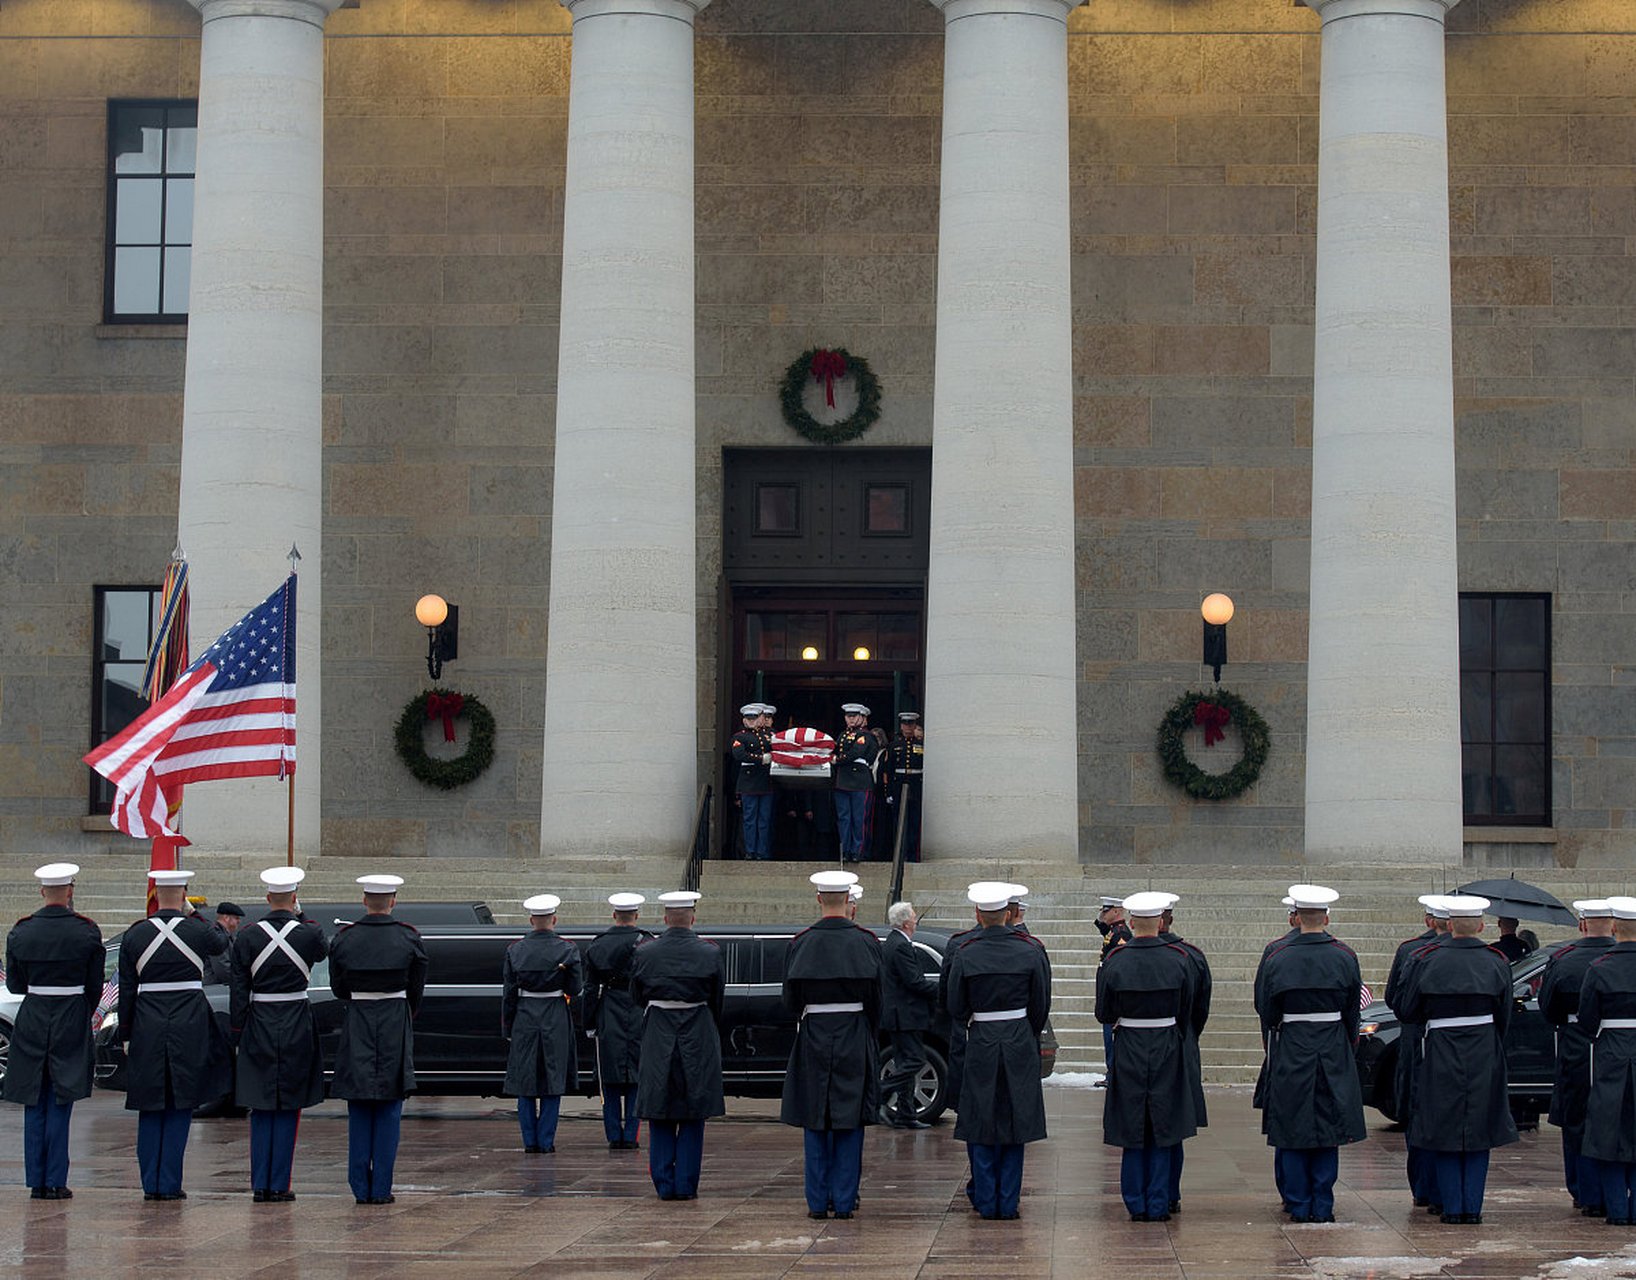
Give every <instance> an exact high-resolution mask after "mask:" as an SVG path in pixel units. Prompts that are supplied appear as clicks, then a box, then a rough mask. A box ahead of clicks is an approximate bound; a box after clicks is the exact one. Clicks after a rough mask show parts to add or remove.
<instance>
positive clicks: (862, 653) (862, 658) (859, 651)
mask: <svg viewBox="0 0 1636 1280" xmlns="http://www.w3.org/2000/svg"><path fill="white" fill-rule="evenodd" d="M852 660H853V661H854V662H868V661H869V650H868V649H865V648H864V647H863V646H862V645H861V644H860V645H859V646H858V647H857V648H856V649H854V650H853V651H852Z"/></svg>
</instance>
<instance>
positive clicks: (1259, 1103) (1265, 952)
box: [1250, 928, 1301, 1111]
mask: <svg viewBox="0 0 1636 1280" xmlns="http://www.w3.org/2000/svg"><path fill="white" fill-rule="evenodd" d="M1300 936H1301V931H1300V930H1299V929H1295V928H1292V929H1290V931H1289V932H1288V933H1286V934H1285V935H1284V936H1283V937H1281V938H1274V939H1273V940H1272V941H1271V942H1269V943H1268V944H1267V945H1266V946H1264V947H1262V948H1261V960H1260V962H1259V963H1258V964H1257V965H1256V969H1255V981H1254V983H1253V984H1252V986H1253V995H1252V998H1253V1000H1254V1001H1255V1002H1257V1003H1259V1002H1260V1000H1261V975H1262V972H1263V971H1264V970H1265V969H1266V967H1267V957H1268V956H1270V955H1271V954H1272V953H1273V952H1274V951H1275V950H1276V949H1277V948H1279V947H1281V946H1283V945H1284V944H1285V943H1286V942H1288V941H1289V940H1290V939H1291V938H1298V937H1300ZM1266 1101H1267V1037H1266V1036H1264V1035H1263V1036H1262V1037H1261V1069H1260V1070H1259V1071H1257V1072H1256V1073H1255V1088H1254V1090H1252V1091H1251V1093H1250V1105H1251V1106H1252V1107H1254V1108H1255V1109H1256V1110H1257V1111H1259V1110H1261V1108H1262V1107H1263V1106H1265V1105H1266Z"/></svg>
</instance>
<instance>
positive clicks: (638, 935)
mask: <svg viewBox="0 0 1636 1280" xmlns="http://www.w3.org/2000/svg"><path fill="white" fill-rule="evenodd" d="M652 936H653V935H652V934H651V933H649V932H648V931H647V930H645V929H639V928H637V927H636V926H635V925H633V924H616V925H615V926H614V927H613V928H611V929H608V930H606V931H604V932H602V933H599V934H597V936H596V937H594V938H592V939H591V941H590V942H588V943H587V944H586V946H585V953H584V954H585V1004H584V1006H583V1008H582V1009H581V1011H580V1012H581V1013H582V1014H583V1015H584V1022H585V1029H586V1030H587V1031H594V1032H595V1033H596V1065H597V1072H598V1078H599V1081H600V1083H601V1084H605V1085H608V1084H616V1085H632V1084H635V1083H636V1082H637V1078H638V1071H639V1069H640V1064H641V1060H642V1006H641V1005H639V1004H637V1003H636V1001H635V1000H633V999H631V961H632V959H633V958H634V956H635V955H636V948H637V946H638V945H640V944H641V943H642V942H644V941H646V940H647V939H648V938H651V937H652Z"/></svg>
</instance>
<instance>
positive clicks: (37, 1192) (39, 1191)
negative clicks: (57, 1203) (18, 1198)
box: [28, 1187, 56, 1200]
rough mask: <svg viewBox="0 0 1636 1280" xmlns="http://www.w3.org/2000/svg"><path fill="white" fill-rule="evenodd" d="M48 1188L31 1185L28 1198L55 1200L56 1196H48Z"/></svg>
mask: <svg viewBox="0 0 1636 1280" xmlns="http://www.w3.org/2000/svg"><path fill="white" fill-rule="evenodd" d="M47 1190H48V1188H46V1187H31V1188H29V1193H28V1198H29V1199H30V1200H55V1199H56V1197H55V1196H48V1195H47V1194H46V1191H47Z"/></svg>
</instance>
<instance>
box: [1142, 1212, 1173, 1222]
mask: <svg viewBox="0 0 1636 1280" xmlns="http://www.w3.org/2000/svg"><path fill="white" fill-rule="evenodd" d="M1147 1220H1148V1221H1149V1222H1169V1221H1170V1213H1169V1211H1168V1210H1167V1211H1165V1212H1164V1213H1150V1214H1148V1216H1147Z"/></svg>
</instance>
